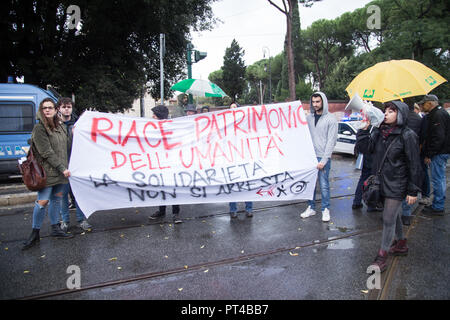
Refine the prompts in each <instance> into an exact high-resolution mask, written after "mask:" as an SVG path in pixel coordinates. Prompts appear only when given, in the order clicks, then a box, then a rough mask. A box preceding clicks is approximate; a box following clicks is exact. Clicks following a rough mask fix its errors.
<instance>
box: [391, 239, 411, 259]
mask: <svg viewBox="0 0 450 320" xmlns="http://www.w3.org/2000/svg"><path fill="white" fill-rule="evenodd" d="M389 254H392V255H394V256H406V255H407V254H408V246H407V245H406V239H403V240H395V241H394V243H392V246H391V248H390V249H389Z"/></svg>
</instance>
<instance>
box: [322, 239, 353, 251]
mask: <svg viewBox="0 0 450 320" xmlns="http://www.w3.org/2000/svg"><path fill="white" fill-rule="evenodd" d="M354 247H355V243H354V242H353V239H342V240H339V241H336V242H331V243H330V244H328V247H327V249H331V250H346V249H353V248H354Z"/></svg>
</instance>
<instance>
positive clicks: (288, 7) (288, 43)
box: [267, 0, 321, 101]
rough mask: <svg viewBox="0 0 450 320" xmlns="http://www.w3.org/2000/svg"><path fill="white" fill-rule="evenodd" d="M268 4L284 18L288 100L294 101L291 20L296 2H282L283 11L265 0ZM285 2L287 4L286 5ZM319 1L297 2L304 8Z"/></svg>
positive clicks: (299, 0) (304, 0) (284, 0)
mask: <svg viewBox="0 0 450 320" xmlns="http://www.w3.org/2000/svg"><path fill="white" fill-rule="evenodd" d="M267 1H269V3H270V4H271V5H272V6H274V7H275V8H277V9H278V10H279V11H280V12H281V13H283V14H284V15H285V16H286V38H285V41H284V50H285V52H286V58H287V66H288V80H289V99H290V100H291V101H294V100H296V97H295V67H294V50H293V44H292V20H293V15H294V8H295V6H296V1H297V0H282V3H283V9H282V8H281V7H280V6H278V5H277V4H275V3H274V2H273V1H272V0H267ZM286 1H287V3H286ZM317 1H321V0H298V2H299V3H302V4H303V5H304V6H311V5H312V4H313V3H314V2H317Z"/></svg>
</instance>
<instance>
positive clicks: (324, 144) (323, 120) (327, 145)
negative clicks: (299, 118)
mask: <svg viewBox="0 0 450 320" xmlns="http://www.w3.org/2000/svg"><path fill="white" fill-rule="evenodd" d="M309 103H310V110H311V113H310V114H309V115H308V116H307V117H306V120H307V122H308V127H309V132H310V133H311V138H312V142H313V145H314V151H315V152H316V157H317V161H319V163H318V164H317V169H318V170H319V174H318V179H319V184H320V191H321V193H322V221H324V222H328V221H330V210H329V207H330V183H329V180H328V176H329V174H330V168H331V153H332V152H333V149H334V146H335V145H336V141H337V133H338V122H337V119H336V118H335V116H333V115H332V114H331V113H329V112H328V99H327V96H326V95H325V94H324V93H323V92H315V93H314V94H313V95H312V96H311V99H310V101H309ZM315 200H316V194H315V193H314V197H313V199H312V200H309V201H308V208H307V209H306V210H305V211H304V212H303V213H302V214H300V217H302V218H308V217H311V216H313V215H315V214H316V203H315Z"/></svg>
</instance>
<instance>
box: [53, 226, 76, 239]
mask: <svg viewBox="0 0 450 320" xmlns="http://www.w3.org/2000/svg"><path fill="white" fill-rule="evenodd" d="M51 230H52V231H51V233H50V236H51V237H55V238H58V239H70V238H73V234H69V233H65V232H64V231H62V230H61V228H60V227H59V224H52V225H51Z"/></svg>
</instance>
